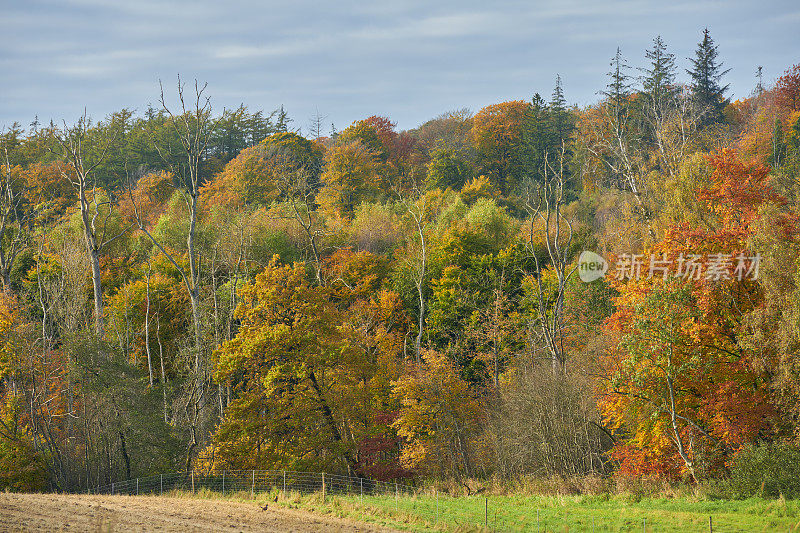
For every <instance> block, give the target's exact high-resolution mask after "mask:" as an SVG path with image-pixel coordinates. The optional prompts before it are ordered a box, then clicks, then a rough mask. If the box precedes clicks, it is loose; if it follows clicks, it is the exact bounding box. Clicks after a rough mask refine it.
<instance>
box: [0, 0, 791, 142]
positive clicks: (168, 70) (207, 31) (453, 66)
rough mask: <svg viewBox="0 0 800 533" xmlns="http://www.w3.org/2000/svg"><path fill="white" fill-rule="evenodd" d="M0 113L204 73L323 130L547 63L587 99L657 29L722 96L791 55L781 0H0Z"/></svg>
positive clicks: (248, 100) (481, 89) (485, 85)
mask: <svg viewBox="0 0 800 533" xmlns="http://www.w3.org/2000/svg"><path fill="white" fill-rule="evenodd" d="M0 8H1V9H0V35H2V38H1V39H0V127H2V126H3V125H10V124H11V123H12V122H14V121H19V122H21V123H22V124H23V125H28V124H29V123H30V122H31V121H32V119H33V118H34V116H35V115H38V116H39V120H40V121H41V122H47V121H49V120H50V119H51V118H52V119H54V120H56V121H59V122H60V121H61V120H64V119H65V120H66V121H67V122H73V121H75V120H76V119H77V118H78V116H79V115H80V114H81V113H82V111H83V109H84V107H86V108H87V110H88V112H89V114H90V115H91V116H93V117H94V118H102V117H103V116H105V115H107V114H108V113H110V112H113V111H116V110H119V109H121V108H123V107H128V108H132V109H136V110H138V111H139V112H142V111H143V110H144V109H146V107H147V105H148V104H149V103H153V104H155V103H156V100H157V98H158V80H159V79H162V80H164V83H165V87H166V88H167V89H173V88H174V83H175V77H176V74H178V73H180V74H181V75H182V76H183V77H184V78H185V79H194V78H197V79H199V80H201V81H207V82H208V85H209V94H210V95H211V97H212V103H213V105H214V108H215V111H217V112H218V111H221V110H222V108H224V107H236V106H238V105H239V104H240V103H244V104H245V105H246V106H248V107H249V108H250V109H251V110H257V109H264V110H272V109H274V108H276V107H278V106H280V105H281V104H283V105H284V106H285V108H286V111H287V112H288V113H289V115H290V116H291V117H292V118H293V119H294V124H293V126H294V127H302V128H303V129H304V130H305V129H307V126H308V123H309V118H310V117H311V115H313V114H314V113H315V112H316V110H319V113H321V114H322V115H325V116H327V119H326V123H328V124H329V123H335V125H336V127H337V128H338V129H342V128H343V127H345V126H347V125H348V124H350V123H351V122H352V121H354V120H357V119H360V118H364V117H367V116H370V115H375V114H376V115H384V116H388V117H390V118H391V119H392V120H394V121H396V122H397V123H398V127H399V128H400V129H407V128H412V127H415V126H417V125H419V124H420V123H422V122H424V121H425V120H427V119H429V118H432V117H434V116H436V115H438V114H440V113H442V112H444V111H447V110H451V109H458V108H463V107H468V108H470V109H472V110H473V111H477V110H478V109H480V108H481V107H483V106H485V105H488V104H492V103H497V102H501V101H505V100H512V99H530V97H531V96H532V95H533V93H534V92H540V93H542V94H543V95H545V96H546V97H548V98H549V95H550V93H551V91H552V88H553V83H554V80H555V77H556V74H560V75H561V77H562V79H563V83H564V89H565V93H566V97H567V99H568V101H569V102H570V103H574V104H578V105H585V104H588V103H591V102H593V101H595V100H596V98H597V92H598V91H599V90H601V89H602V88H603V87H604V85H605V83H606V78H605V73H606V72H607V71H608V70H609V60H610V58H611V57H612V56H613V55H614V52H615V50H616V47H617V46H620V47H621V48H622V52H623V55H624V56H625V57H626V58H627V60H628V62H629V63H630V64H631V65H632V66H641V65H643V63H644V60H643V57H644V50H645V49H646V48H648V47H649V46H650V45H651V41H652V39H653V37H655V36H656V35H659V34H660V35H661V36H662V37H663V39H664V40H665V41H666V43H667V45H668V47H669V49H670V51H671V52H673V53H674V54H675V56H676V59H677V63H678V65H679V67H680V68H681V76H682V77H685V75H684V73H683V69H684V68H686V67H688V61H687V59H686V58H687V57H689V56H690V55H692V53H693V50H694V48H695V46H696V44H697V42H698V40H699V39H700V37H701V32H702V29H703V28H704V27H705V26H708V28H709V29H710V30H711V35H712V37H713V38H714V39H715V41H716V42H717V44H718V45H719V51H720V57H721V59H722V60H723V61H724V63H725V66H726V67H730V68H731V69H732V70H731V72H730V73H729V74H728V76H727V78H726V81H727V82H729V83H730V86H731V92H732V95H733V96H734V97H744V96H747V95H748V93H749V92H750V91H751V90H752V89H753V87H754V85H755V71H756V67H757V66H758V65H762V66H763V67H764V74H765V78H766V80H767V81H774V79H775V78H777V76H779V75H780V74H781V73H782V72H783V71H784V70H785V69H786V68H787V67H789V66H791V65H792V64H794V63H798V62H800V3H799V2H798V1H797V0H784V1H768V0H764V1H757V2H754V1H743V0H726V1H710V0H692V1H683V0H662V1H658V2H649V1H616V0H611V1H602V0H574V1H570V0H560V1H538V0H536V1H533V0H530V1H526V2H522V1H497V0H489V1H484V2H467V1H450V0H436V1H433V2H432V1H430V0H425V1H417V0H396V1H391V2H381V1H377V0H376V1H373V2H358V1H353V0H339V1H334V2H319V1H305V0H294V1H286V2H270V1H264V2H256V1H247V0H224V1H223V0H215V1H207V0H191V1H185V2H183V1H171V2H167V1H163V0H161V1H156V0H125V1H110V0H52V1H40V0H24V1H10V0H0Z"/></svg>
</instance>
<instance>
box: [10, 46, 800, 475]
mask: <svg viewBox="0 0 800 533" xmlns="http://www.w3.org/2000/svg"><path fill="white" fill-rule="evenodd" d="M645 60H646V66H645V67H644V68H642V69H640V70H639V74H638V75H635V71H633V70H632V69H631V68H629V67H628V65H627V63H626V61H625V59H624V57H623V55H622V53H621V51H620V50H617V53H616V54H615V55H614V57H613V58H612V60H611V63H610V66H611V70H610V72H609V74H608V80H607V85H606V87H605V88H604V89H603V90H602V91H601V92H600V94H601V97H600V99H599V101H598V102H596V103H595V104H593V105H590V106H587V107H585V108H578V107H574V106H569V105H568V104H567V101H566V97H565V94H564V88H563V86H562V82H561V79H560V78H557V79H556V83H555V87H554V89H553V91H552V94H551V96H550V97H549V99H545V98H544V97H542V96H541V95H539V94H535V95H534V96H533V97H532V98H531V100H529V101H523V100H519V101H509V102H502V103H498V104H494V105H490V106H487V107H485V108H483V109H481V110H479V111H478V112H477V113H474V114H473V113H472V112H470V111H469V110H455V111H450V112H447V113H444V114H442V115H440V116H438V117H436V118H434V119H431V120H429V121H427V122H425V123H424V124H422V125H420V126H419V127H417V128H414V129H411V130H407V131H397V129H396V125H395V124H394V123H393V122H392V121H391V120H390V119H389V118H386V117H380V116H371V117H368V118H365V119H363V120H358V121H356V122H354V123H353V124H352V125H350V126H348V127H347V128H345V129H344V130H342V131H340V132H337V131H332V132H331V134H330V135H323V134H322V128H321V122H322V120H323V119H322V118H320V117H319V116H318V117H316V118H315V119H314V120H312V123H311V125H310V126H309V127H307V128H306V130H308V133H307V134H306V135H305V136H304V135H303V134H302V130H301V129H300V128H296V127H294V126H293V122H292V121H291V119H290V118H289V117H288V115H287V113H286V112H285V110H283V108H279V109H277V110H275V111H274V112H271V113H265V112H262V111H256V112H252V111H250V110H248V109H247V108H246V107H244V106H241V107H239V108H238V109H235V110H223V112H222V113H221V114H214V112H213V109H212V101H211V98H210V96H209V93H208V88H207V87H206V86H204V85H203V84H201V83H199V82H196V81H195V82H193V83H185V82H184V81H183V80H181V79H180V78H179V79H178V83H177V98H174V99H173V100H175V101H176V102H177V103H176V104H168V100H169V98H168V95H172V94H173V93H172V92H171V90H170V88H169V87H167V88H164V87H161V88H160V92H159V93H158V94H159V105H158V107H150V108H148V109H147V110H146V111H145V112H144V113H143V114H142V115H137V114H136V113H135V112H133V111H131V110H128V109H123V110H121V111H119V112H117V113H113V114H112V115H110V116H109V117H107V118H105V119H103V120H101V121H99V122H93V121H92V120H91V119H90V118H89V117H88V115H86V114H84V115H83V116H82V117H80V118H79V119H78V120H77V121H76V122H75V123H73V124H67V123H62V124H60V125H59V124H55V123H52V122H51V123H50V124H47V125H42V124H40V123H39V122H38V120H35V121H34V122H33V123H32V124H31V125H30V127H28V128H22V127H21V126H20V125H18V124H14V125H12V126H11V127H9V128H6V129H4V131H3V132H2V136H0V149H1V150H2V153H0V156H2V158H3V160H2V167H1V168H0V171H1V178H2V195H0V282H1V283H2V286H3V292H2V296H1V297H0V393H2V402H1V403H0V486H2V487H8V488H11V489H13V490H43V489H53V490H84V489H86V488H87V487H92V486H96V485H98V484H106V483H110V482H112V481H117V480H121V479H127V478H131V477H141V476H147V475H150V474H154V473H158V472H162V471H175V470H186V471H189V470H192V469H198V470H209V471H215V470H224V469H287V470H314V471H325V472H337V471H339V472H348V473H350V474H355V475H359V476H364V477H372V478H378V479H399V478H431V477H447V478H455V479H467V478H471V477H489V476H492V475H496V476H500V477H502V478H506V479H512V478H514V477H516V476H520V475H541V476H551V475H559V476H581V475H589V474H601V475H615V476H621V477H624V476H642V475H651V476H656V477H660V478H664V479H667V480H671V481H678V480H681V479H683V480H688V481H689V482H692V483H702V482H704V481H706V480H709V479H714V478H718V477H721V476H725V475H726V472H727V469H728V468H729V467H730V464H731V462H732V461H734V460H735V458H736V457H737V455H738V454H739V453H741V451H742V450H744V449H746V447H747V446H750V445H754V444H759V443H762V442H770V443H783V442H794V439H796V438H797V435H798V427H800V426H798V424H797V417H798V414H800V408H798V406H799V405H800V387H798V385H797V384H798V383H800V380H798V376H797V368H798V364H797V361H796V356H795V352H796V349H795V348H796V346H797V340H796V339H797V337H798V333H797V331H796V327H795V321H796V318H795V317H796V316H797V308H798V307H797V302H798V301H800V300H798V288H797V284H798V279H800V278H798V275H797V272H796V267H795V264H796V257H797V255H798V253H797V252H798V251H800V250H798V246H800V245H798V242H800V241H798V204H797V186H798V185H797V184H798V181H797V179H796V178H797V176H798V168H799V167H798V165H800V120H798V118H800V66H794V67H792V68H790V69H789V70H787V71H786V72H785V73H784V74H783V76H781V77H780V78H779V79H778V80H777V82H776V83H775V84H774V86H770V87H767V86H765V85H764V84H763V81H762V80H761V79H760V77H759V79H758V83H757V85H756V86H755V89H754V91H753V93H752V94H751V95H750V96H748V97H747V98H743V99H740V100H737V101H735V102H731V101H730V100H729V99H728V98H727V96H726V93H727V92H728V87H727V85H724V75H725V74H726V72H727V70H725V69H724V68H723V64H722V63H721V62H720V61H719V59H718V48H717V45H716V44H715V43H714V41H713V40H712V39H711V37H710V35H709V33H708V31H707V30H706V31H705V32H704V33H703V38H702V40H701V41H700V43H698V46H697V50H696V54H695V57H694V58H692V59H690V60H689V63H688V65H689V67H690V68H689V69H687V70H686V74H687V76H688V78H685V79H686V81H685V82H681V81H679V75H678V70H677V66H676V61H675V58H674V56H673V55H672V54H671V53H670V52H669V51H668V48H667V46H666V44H665V43H664V42H663V40H662V39H661V38H660V37H658V38H656V39H654V41H653V46H652V48H651V49H649V50H647V51H646V54H645ZM759 75H760V70H759ZM583 250H592V251H595V252H597V253H599V254H600V255H601V256H603V257H605V258H607V259H609V260H611V261H612V262H615V263H616V267H617V268H616V269H615V270H609V272H608V273H607V275H606V276H605V277H601V278H600V279H597V280H595V281H591V282H583V281H581V279H580V276H579V275H578V274H579V268H581V264H580V260H579V258H580V256H581V252H582V251H583ZM737 258H738V262H737ZM745 258H746V261H745ZM620 265H627V268H628V270H623V269H621V267H620ZM667 265H669V266H671V267H676V268H677V270H676V269H673V270H672V271H669V267H668V266H667ZM690 265H691V266H692V270H689V266H690ZM737 265H738V267H737ZM737 268H740V270H737ZM668 271H669V272H668ZM634 272H635V273H636V274H642V275H633V274H634ZM654 272H655V273H656V275H653V274H654ZM711 272H714V273H715V274H714V275H710V274H709V273H711ZM689 274H691V275H689Z"/></svg>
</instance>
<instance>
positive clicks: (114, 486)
mask: <svg viewBox="0 0 800 533" xmlns="http://www.w3.org/2000/svg"><path fill="white" fill-rule="evenodd" d="M204 489H205V490H210V491H214V492H221V493H222V494H223V495H225V494H233V493H235V492H249V493H250V495H251V496H253V495H255V494H256V493H261V492H269V491H272V490H274V489H277V490H280V491H283V493H284V495H285V494H286V493H287V492H299V493H304V494H309V493H316V492H321V493H322V495H323V497H324V496H325V495H328V494H330V495H333V494H350V495H361V496H378V495H394V496H395V497H398V498H399V497H400V496H409V495H413V494H416V492H417V488H416V487H412V486H410V485H405V484H402V483H395V482H386V481H377V480H374V479H368V478H362V477H353V476H340V475H336V474H326V473H324V472H321V473H319V472H295V471H291V470H226V471H223V472H220V473H214V474H207V473H200V472H194V471H192V472H172V473H168V474H157V475H154V476H149V477H142V478H138V477H137V478H136V479H128V480H125V481H118V482H114V483H111V484H109V485H105V486H102V487H96V488H95V489H94V490H91V491H90V492H91V493H92V494H127V495H139V494H159V495H162V494H164V493H167V492H170V491H187V492H192V493H195V492H197V491H200V490H204Z"/></svg>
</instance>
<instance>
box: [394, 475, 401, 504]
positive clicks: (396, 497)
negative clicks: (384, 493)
mask: <svg viewBox="0 0 800 533" xmlns="http://www.w3.org/2000/svg"><path fill="white" fill-rule="evenodd" d="M394 510H395V511H399V510H400V493H398V492H397V481H395V482H394Z"/></svg>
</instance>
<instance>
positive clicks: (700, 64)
mask: <svg viewBox="0 0 800 533" xmlns="http://www.w3.org/2000/svg"><path fill="white" fill-rule="evenodd" d="M717 48H718V47H717V45H715V44H714V40H713V39H712V38H711V34H710V33H709V31H708V28H706V29H704V30H703V40H702V41H700V42H699V43H698V44H697V50H696V51H695V58H694V59H689V61H691V63H692V69H691V70H687V71H686V72H687V73H688V74H689V76H691V77H692V96H693V98H694V99H695V101H696V102H697V104H698V105H700V106H701V107H703V108H705V109H707V110H708V118H707V120H706V122H707V123H713V122H718V121H719V120H721V119H722V109H723V108H724V107H725V105H726V104H727V102H728V101H727V99H726V98H725V92H726V91H727V90H728V85H727V84H726V85H721V80H722V77H723V76H724V75H725V74H727V73H728V72H729V71H730V69H725V70H722V62H719V61H718V60H717V55H718V53H719V52H718V51H717Z"/></svg>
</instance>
